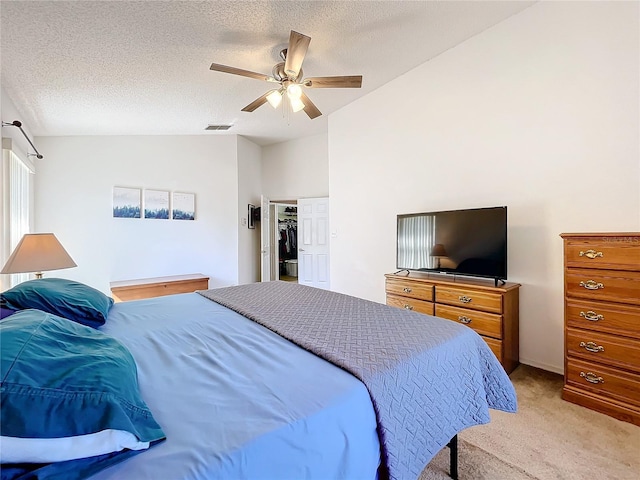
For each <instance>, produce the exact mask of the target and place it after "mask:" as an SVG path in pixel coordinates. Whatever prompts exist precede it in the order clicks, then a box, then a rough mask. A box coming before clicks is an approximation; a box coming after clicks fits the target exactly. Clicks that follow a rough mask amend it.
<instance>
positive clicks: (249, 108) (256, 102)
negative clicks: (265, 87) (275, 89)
mask: <svg viewBox="0 0 640 480" xmlns="http://www.w3.org/2000/svg"><path fill="white" fill-rule="evenodd" d="M270 93H271V91H269V92H267V93H265V94H264V95H261V96H260V97H258V98H256V99H255V100H254V101H253V102H251V103H250V104H249V105H247V106H246V107H244V108H243V109H242V111H243V112H253V111H254V110H255V109H256V108H258V107H260V106H262V105H264V104H265V103H267V95H269V94H270Z"/></svg>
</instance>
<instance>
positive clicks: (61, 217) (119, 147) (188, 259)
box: [35, 135, 244, 293]
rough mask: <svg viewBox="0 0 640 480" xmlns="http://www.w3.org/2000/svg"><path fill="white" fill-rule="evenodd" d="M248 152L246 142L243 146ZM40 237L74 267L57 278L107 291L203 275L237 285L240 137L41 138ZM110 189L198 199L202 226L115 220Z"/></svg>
mask: <svg viewBox="0 0 640 480" xmlns="http://www.w3.org/2000/svg"><path fill="white" fill-rule="evenodd" d="M242 143H243V144H244V142H242ZM37 145H38V149H39V150H40V151H41V153H42V154H43V155H44V156H45V158H44V160H42V161H40V163H39V165H38V172H37V175H36V199H35V203H36V229H37V231H39V232H49V231H51V232H54V233H55V234H56V236H57V237H58V238H59V239H60V241H61V243H62V244H63V245H64V246H65V248H66V249H67V251H68V252H69V254H70V255H71V256H72V257H73V259H74V260H75V262H76V263H77V264H78V267H77V268H73V269H68V270H63V271H60V272H55V273H52V275H53V274H55V275H58V276H61V277H65V278H71V279H75V280H78V281H81V282H83V283H86V284H89V285H91V286H93V287H95V288H98V289H100V290H102V291H103V292H105V293H109V282H110V281H114V280H127V279H134V278H147V277H156V276H162V275H180V274H187V273H203V274H205V275H208V276H210V277H211V280H210V283H209V284H210V287H216V286H223V285H230V284H236V283H238V277H239V273H238V248H239V241H238V222H239V218H240V212H239V211H238V185H239V181H238V160H237V156H238V155H237V145H238V142H237V139H236V136H215V137H214V136H204V135H201V136H113V137H108V136H105V137H103V136H98V137H90V136H87V137H38V138H37ZM114 186H124V187H137V188H143V189H144V188H146V189H157V190H168V191H171V192H173V191H177V192H192V193H195V195H196V220H194V221H187V220H185V221H178V220H154V219H126V218H113V217H112V189H113V187H114Z"/></svg>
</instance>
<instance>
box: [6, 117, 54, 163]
mask: <svg viewBox="0 0 640 480" xmlns="http://www.w3.org/2000/svg"><path fill="white" fill-rule="evenodd" d="M2 126H3V127H18V128H19V129H20V131H21V132H22V135H24V138H26V139H27V142H29V145H31V148H33V149H34V150H35V152H36V153H35V154H34V153H27V155H29V156H34V155H35V157H36V158H38V159H42V158H44V157H43V156H42V155H40V152H38V149H37V148H36V146H35V145H34V144H33V142H32V141H31V139H30V138H29V137H28V136H27V133H26V132H25V131H24V130H23V129H22V122H20V121H19V120H14V121H13V122H12V123H9V122H2Z"/></svg>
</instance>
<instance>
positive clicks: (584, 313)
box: [565, 299, 640, 338]
mask: <svg viewBox="0 0 640 480" xmlns="http://www.w3.org/2000/svg"><path fill="white" fill-rule="evenodd" d="M565 316H566V319H567V326H568V327H574V328H576V327H577V328H584V329H589V330H597V331H600V332H605V333H613V334H617V335H626V336H630V337H635V338H640V307H634V306H630V305H629V306H627V305H616V304H615V303H606V302H599V301H589V300H576V299H568V300H567V302H566V307H565Z"/></svg>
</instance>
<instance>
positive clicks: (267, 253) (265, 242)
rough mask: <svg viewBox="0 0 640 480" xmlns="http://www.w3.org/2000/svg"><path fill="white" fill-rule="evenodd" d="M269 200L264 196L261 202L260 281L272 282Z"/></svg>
mask: <svg viewBox="0 0 640 480" xmlns="http://www.w3.org/2000/svg"><path fill="white" fill-rule="evenodd" d="M269 206H270V203H269V199H268V198H267V197H265V196H264V195H262V197H261V202H260V255H261V260H260V281H262V282H268V281H270V280H271V223H270V222H269Z"/></svg>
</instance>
